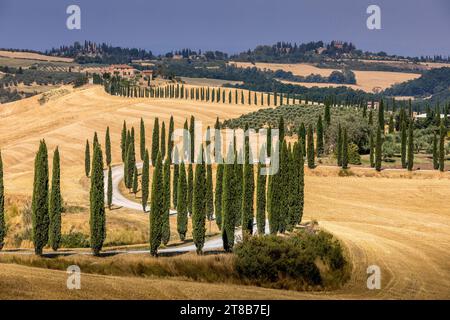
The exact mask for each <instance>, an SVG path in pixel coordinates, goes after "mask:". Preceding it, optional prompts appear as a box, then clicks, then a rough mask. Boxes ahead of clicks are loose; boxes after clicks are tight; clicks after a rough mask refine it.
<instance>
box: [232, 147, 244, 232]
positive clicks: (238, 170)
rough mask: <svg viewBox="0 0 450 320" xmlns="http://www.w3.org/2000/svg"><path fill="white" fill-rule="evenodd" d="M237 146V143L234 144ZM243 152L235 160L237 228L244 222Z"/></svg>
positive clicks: (235, 220)
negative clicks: (239, 161) (240, 161)
mask: <svg viewBox="0 0 450 320" xmlns="http://www.w3.org/2000/svg"><path fill="white" fill-rule="evenodd" d="M234 145H235V146H236V143H235V144H234ZM242 156H243V155H242V152H241V151H239V153H238V154H237V156H236V157H235V159H234V185H235V187H234V188H233V191H234V198H235V199H236V202H234V205H235V208H234V212H235V215H236V216H235V219H234V222H235V226H236V227H237V226H240V225H241V222H242V195H243V194H242V187H243V177H242V175H243V164H242V163H238V159H242Z"/></svg>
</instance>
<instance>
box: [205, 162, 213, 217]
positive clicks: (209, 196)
mask: <svg viewBox="0 0 450 320" xmlns="http://www.w3.org/2000/svg"><path fill="white" fill-rule="evenodd" d="M205 197H206V199H205V201H206V204H205V205H206V208H205V210H206V217H207V218H208V220H210V221H211V220H212V219H213V216H214V191H213V174H212V165H211V164H207V165H206V195H205Z"/></svg>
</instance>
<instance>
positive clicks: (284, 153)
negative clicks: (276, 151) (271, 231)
mask: <svg viewBox="0 0 450 320" xmlns="http://www.w3.org/2000/svg"><path fill="white" fill-rule="evenodd" d="M289 178H290V177H289V150H288V146H287V143H286V141H283V142H282V145H281V157H280V173H279V177H278V184H277V186H278V187H277V188H278V189H279V192H278V199H279V200H278V201H277V202H278V207H279V208H278V231H279V232H280V233H284V232H285V231H286V230H287V229H286V227H287V222H288V210H286V209H285V208H288V207H289V203H288V201H289V198H288V195H289V190H288V189H289Z"/></svg>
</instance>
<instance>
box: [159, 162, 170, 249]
mask: <svg viewBox="0 0 450 320" xmlns="http://www.w3.org/2000/svg"><path fill="white" fill-rule="evenodd" d="M163 175H164V177H163V180H164V181H163V196H164V199H163V202H164V208H163V209H164V212H163V215H162V231H161V232H162V233H161V241H162V243H163V244H164V245H166V244H167V243H168V242H169V240H170V218H169V213H170V160H169V158H166V160H165V161H164V169H163Z"/></svg>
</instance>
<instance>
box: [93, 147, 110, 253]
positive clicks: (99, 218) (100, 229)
mask: <svg viewBox="0 0 450 320" xmlns="http://www.w3.org/2000/svg"><path fill="white" fill-rule="evenodd" d="M102 158H103V157H102V149H101V147H100V145H99V144H95V146H94V155H93V158H92V177H91V190H90V196H89V198H90V219H89V224H90V230H91V236H90V244H91V249H92V252H93V253H94V255H98V254H99V253H100V251H101V250H102V247H103V241H104V240H105V237H106V219H105V186H104V178H103V159H102Z"/></svg>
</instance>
